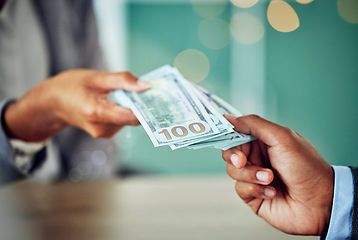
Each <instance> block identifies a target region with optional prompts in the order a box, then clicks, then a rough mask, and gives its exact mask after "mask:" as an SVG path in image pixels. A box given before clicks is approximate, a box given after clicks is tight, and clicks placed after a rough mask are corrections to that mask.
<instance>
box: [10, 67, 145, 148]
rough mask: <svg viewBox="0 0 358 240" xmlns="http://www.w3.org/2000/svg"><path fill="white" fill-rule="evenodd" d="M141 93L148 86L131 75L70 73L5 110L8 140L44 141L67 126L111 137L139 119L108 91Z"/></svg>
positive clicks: (45, 83) (41, 87) (87, 72)
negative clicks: (111, 96)
mask: <svg viewBox="0 0 358 240" xmlns="http://www.w3.org/2000/svg"><path fill="white" fill-rule="evenodd" d="M115 89H125V90H128V91H143V90H146V89H148V84H147V83H146V82H143V81H138V79H137V78H136V77H134V76H133V75H132V74H130V73H127V72H124V73H105V72H98V71H92V70H70V71H66V72H63V73H61V74H58V75H56V76H54V77H53V78H50V79H49V80H47V81H44V82H42V83H40V84H39V85H38V86H36V87H35V88H34V89H32V90H31V91H30V92H28V93H27V94H26V95H25V96H24V97H22V98H21V99H19V100H18V101H17V102H15V103H14V104H11V105H10V106H9V107H8V108H7V109H6V111H5V115H4V121H5V124H6V127H7V130H8V135H9V137H11V138H16V139H21V140H24V141H30V142H33V141H35V142H39V141H46V140H47V139H49V138H51V137H52V136H54V135H55V134H56V133H58V132H59V131H61V130H62V129H63V128H64V127H66V126H67V125H72V126H76V127H78V128H81V129H83V130H84V131H86V132H88V133H89V134H90V135H91V136H93V137H95V138H98V137H102V138H110V137H111V136H112V135H114V134H115V133H116V132H117V131H118V130H119V129H120V128H122V127H123V126H124V125H137V124H139V123H138V120H137V119H136V117H135V116H134V114H133V113H132V112H131V111H130V110H129V109H127V108H124V107H121V106H118V105H116V104H115V103H113V102H111V101H109V100H108V99H107V97H108V94H109V93H110V91H112V90H115Z"/></svg>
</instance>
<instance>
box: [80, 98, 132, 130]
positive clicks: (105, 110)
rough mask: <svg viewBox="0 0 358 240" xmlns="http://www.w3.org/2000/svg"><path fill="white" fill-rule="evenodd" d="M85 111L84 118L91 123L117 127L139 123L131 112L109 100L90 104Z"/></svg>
mask: <svg viewBox="0 0 358 240" xmlns="http://www.w3.org/2000/svg"><path fill="white" fill-rule="evenodd" d="M84 111H85V115H86V116H85V118H86V119H87V120H88V121H89V122H92V123H99V124H114V125H118V126H124V125H138V124H139V121H138V119H137V118H136V116H135V115H134V114H133V112H132V111H131V110H130V109H128V108H125V107H122V106H119V105H117V104H115V103H113V102H111V101H109V100H103V99H102V100H101V101H98V102H97V103H96V104H91V105H89V107H87V109H85V110H84Z"/></svg>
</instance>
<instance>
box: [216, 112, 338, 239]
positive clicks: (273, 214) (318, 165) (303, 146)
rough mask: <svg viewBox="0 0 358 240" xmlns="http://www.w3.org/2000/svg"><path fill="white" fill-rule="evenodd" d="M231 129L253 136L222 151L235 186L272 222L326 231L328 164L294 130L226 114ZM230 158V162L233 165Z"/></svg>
mask: <svg viewBox="0 0 358 240" xmlns="http://www.w3.org/2000/svg"><path fill="white" fill-rule="evenodd" d="M226 118H227V119H228V120H229V121H230V122H231V123H232V124H233V125H234V126H235V130H236V131H239V132H242V133H248V134H252V135H253V136H255V137H256V138H257V140H255V141H253V142H251V143H247V144H244V145H242V146H237V147H235V148H231V149H229V150H227V151H223V152H222V156H223V159H224V160H225V161H226V162H228V164H227V173H228V174H229V176H230V177H232V178H233V179H235V180H237V182H236V186H235V187H236V191H237V193H238V195H239V196H240V197H241V198H242V199H243V200H244V202H245V203H246V204H248V205H249V206H250V207H251V209H252V210H253V211H254V212H255V213H256V214H257V215H258V216H260V217H262V218H263V219H264V220H265V221H267V222H268V223H269V224H271V225H272V226H273V227H275V228H277V229H279V230H281V231H283V232H286V233H289V234H299V235H322V234H325V233H326V232H327V229H328V226H329V221H330V215H331V208H332V198H333V181H334V176H333V170H332V168H331V167H330V165H329V164H328V163H327V162H326V161H325V160H324V159H323V158H322V157H321V156H320V154H319V153H318V152H317V150H316V149H315V148H314V147H313V146H312V145H311V144H310V143H309V142H308V141H307V140H306V139H305V138H303V137H302V136H300V135H299V134H297V133H296V132H294V131H292V130H290V129H288V128H285V127H282V126H280V125H277V124H274V123H272V122H269V121H267V120H265V119H262V118H260V117H258V116H254V115H251V116H244V117H240V118H235V117H233V116H226ZM233 164H234V165H233Z"/></svg>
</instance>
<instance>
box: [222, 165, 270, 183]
mask: <svg viewBox="0 0 358 240" xmlns="http://www.w3.org/2000/svg"><path fill="white" fill-rule="evenodd" d="M226 171H227V174H228V175H229V176H230V177H231V178H233V179H235V180H237V181H241V182H247V183H255V184H262V185H269V184H271V183H272V181H273V179H274V175H273V172H272V170H271V169H268V168H262V167H258V166H255V165H246V166H245V167H243V168H241V169H237V168H235V167H234V166H233V165H231V164H227V166H226Z"/></svg>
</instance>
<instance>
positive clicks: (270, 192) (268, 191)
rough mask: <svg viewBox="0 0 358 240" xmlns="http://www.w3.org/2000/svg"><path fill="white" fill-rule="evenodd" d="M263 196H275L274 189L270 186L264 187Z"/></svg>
mask: <svg viewBox="0 0 358 240" xmlns="http://www.w3.org/2000/svg"><path fill="white" fill-rule="evenodd" d="M265 196H266V197H269V198H272V197H274V196H275V190H273V189H272V188H268V187H267V188H265Z"/></svg>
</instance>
